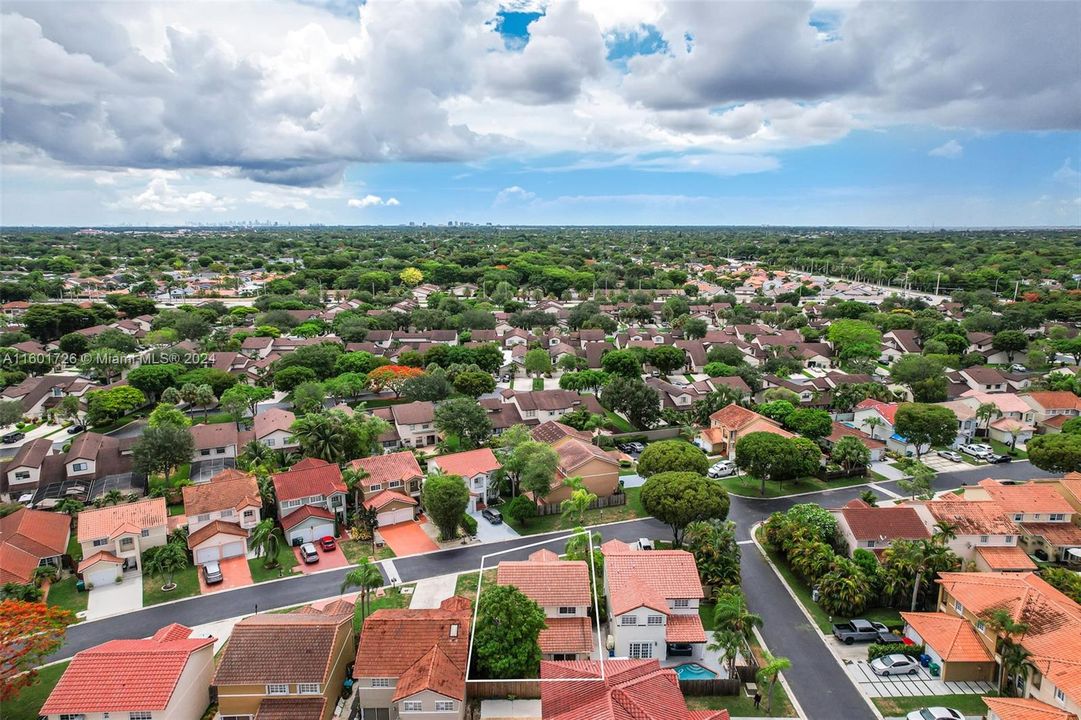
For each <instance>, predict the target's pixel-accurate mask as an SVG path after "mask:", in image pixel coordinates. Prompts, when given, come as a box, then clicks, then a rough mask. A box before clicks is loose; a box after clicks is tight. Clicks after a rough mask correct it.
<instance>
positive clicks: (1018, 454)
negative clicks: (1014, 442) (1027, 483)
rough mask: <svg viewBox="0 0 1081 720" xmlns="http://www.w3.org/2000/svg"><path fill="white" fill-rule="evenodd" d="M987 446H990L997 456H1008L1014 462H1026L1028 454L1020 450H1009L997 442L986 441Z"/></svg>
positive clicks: (1006, 446)
mask: <svg viewBox="0 0 1081 720" xmlns="http://www.w3.org/2000/svg"><path fill="white" fill-rule="evenodd" d="M987 444H988V445H990V446H991V447H992V448H993V449H994V451H995V452H996V453H998V454H999V455H1009V456H1010V457H1012V458H1013V459H1015V460H1027V459H1028V453H1027V452H1025V451H1024V450H1021V449H1015V450H1013V451H1011V450H1010V446H1009V445H1007V444H1006V443H1001V442H999V441H998V440H991V439H988V440H987Z"/></svg>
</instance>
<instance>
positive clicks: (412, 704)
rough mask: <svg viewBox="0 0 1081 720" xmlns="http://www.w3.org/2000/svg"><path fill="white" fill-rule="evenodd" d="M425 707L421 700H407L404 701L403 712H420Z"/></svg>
mask: <svg viewBox="0 0 1081 720" xmlns="http://www.w3.org/2000/svg"><path fill="white" fill-rule="evenodd" d="M423 709H424V703H422V702H421V701H420V700H406V701H405V702H403V703H402V712H420V711H421V710H423Z"/></svg>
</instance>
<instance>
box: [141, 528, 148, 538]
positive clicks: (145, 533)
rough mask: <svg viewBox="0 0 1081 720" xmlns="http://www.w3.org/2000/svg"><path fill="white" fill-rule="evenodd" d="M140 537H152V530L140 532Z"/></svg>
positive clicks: (145, 529)
mask: <svg viewBox="0 0 1081 720" xmlns="http://www.w3.org/2000/svg"><path fill="white" fill-rule="evenodd" d="M139 537H150V530H149V529H148V528H143V530H142V531H140V532H139Z"/></svg>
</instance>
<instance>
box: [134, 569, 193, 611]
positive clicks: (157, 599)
mask: <svg viewBox="0 0 1081 720" xmlns="http://www.w3.org/2000/svg"><path fill="white" fill-rule="evenodd" d="M173 582H175V583H176V588H175V589H174V590H170V591H169V592H165V591H164V590H162V589H161V586H162V585H163V584H165V581H164V579H163V578H160V577H156V576H151V575H143V607H148V606H150V605H157V604H158V603H163V602H172V601H173V600H180V599H182V598H186V597H193V596H195V595H198V594H199V570H198V569H197V568H196V567H195V566H194V565H189V566H188V567H186V568H184V569H183V570H181V571H180V572H178V573H176V574H175V575H174V576H173Z"/></svg>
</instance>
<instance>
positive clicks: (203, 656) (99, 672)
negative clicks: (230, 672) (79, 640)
mask: <svg viewBox="0 0 1081 720" xmlns="http://www.w3.org/2000/svg"><path fill="white" fill-rule="evenodd" d="M191 632H192V631H191V629H190V628H187V627H184V626H183V625H177V624H176V623H174V624H172V625H167V626H165V627H163V628H162V629H160V630H158V631H157V632H156V633H154V636H153V637H151V638H148V639H146V640H110V641H109V642H107V643H103V644H101V645H98V646H97V647H92V648H90V649H88V650H83V651H82V652H79V653H76V654H75V657H74V658H72V660H71V664H69V665H68V667H67V669H66V670H65V671H64V674H63V675H61V676H60V680H59V682H57V683H56V687H54V688H53V691H52V692H51V693H50V694H49V698H48V700H46V701H45V704H44V705H43V706H42V707H41V715H42V716H43V717H46V718H48V720H66V719H70V718H85V720H100V719H101V718H125V719H128V720H137V719H139V720H149V719H150V718H168V719H169V720H199V719H200V718H201V717H203V714H204V713H205V712H206V709H207V707H208V706H209V705H210V678H211V675H212V674H213V672H214V642H215V639H214V638H212V637H206V638H193V637H191Z"/></svg>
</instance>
